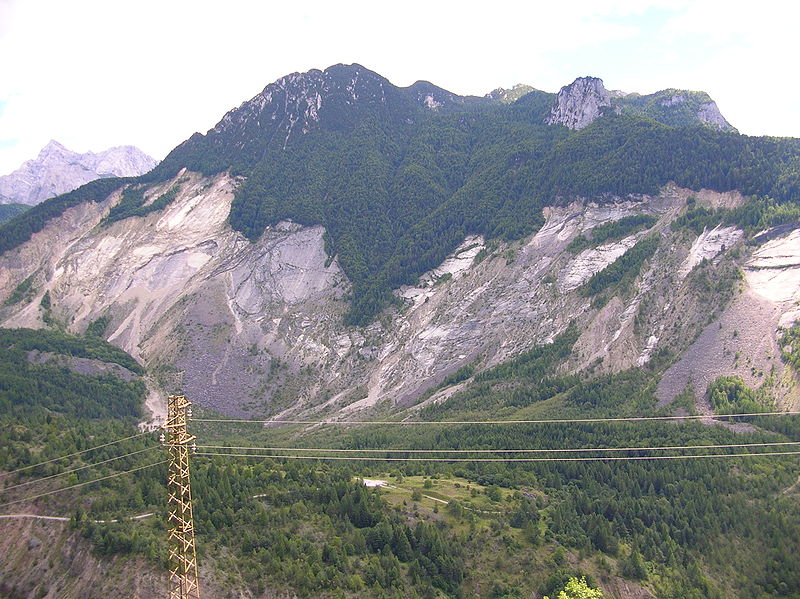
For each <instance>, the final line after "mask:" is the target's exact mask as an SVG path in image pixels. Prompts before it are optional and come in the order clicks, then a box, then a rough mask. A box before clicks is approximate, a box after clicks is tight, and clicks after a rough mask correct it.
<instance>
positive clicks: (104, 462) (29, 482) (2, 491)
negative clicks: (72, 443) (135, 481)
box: [0, 446, 160, 493]
mask: <svg viewBox="0 0 800 599" xmlns="http://www.w3.org/2000/svg"><path fill="white" fill-rule="evenodd" d="M154 449H160V448H159V447H158V446H155V447H148V448H146V449H140V450H139V451H133V452H130V453H126V454H124V455H119V456H117V457H114V458H108V459H107V460H103V461H101V462H95V463H93V464H86V465H85V466H80V467H79V468H73V469H72V470H65V471H64V472H59V473H58V474H51V475H50V476H43V477H41V478H36V479H34V480H29V481H26V482H24V483H20V484H18V485H13V486H11V487H5V488H3V489H0V493H5V492H6V491H10V490H12V489H18V488H19V487H27V486H28V485H33V484H35V483H40V482H42V481H45V480H50V479H51V478H56V477H58V476H64V475H66V474H72V473H73V472H79V471H80V470H86V469H87V468H93V467H95V466H101V465H102V464H107V463H109V462H114V461H116V460H121V459H123V458H127V457H130V456H133V455H137V454H140V453H144V452H145V451H153V450H154Z"/></svg>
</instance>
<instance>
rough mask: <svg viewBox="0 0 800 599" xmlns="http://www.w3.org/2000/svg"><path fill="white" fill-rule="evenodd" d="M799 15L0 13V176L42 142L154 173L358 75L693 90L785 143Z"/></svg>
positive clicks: (794, 116) (720, 10)
mask: <svg viewBox="0 0 800 599" xmlns="http://www.w3.org/2000/svg"><path fill="white" fill-rule="evenodd" d="M798 6H800V5H798V4H797V3H794V2H788V1H786V0H782V1H774V0H761V1H760V2H737V1H736V0H729V1H728V2H715V1H710V0H708V1H693V2H690V1H684V0H674V1H665V0H604V1H602V2H600V1H598V0H591V1H588V0H587V1H583V0H570V1H567V2H563V3H558V2H552V1H548V2H543V1H534V0H528V1H526V2H511V1H505V0H494V1H493V2H479V3H470V2H464V0H461V1H459V2H450V1H443V0H440V1H439V2H434V1H431V0H427V1H425V2H419V1H417V0H404V1H403V2H393V3H392V2H376V1H375V0H371V1H369V2H366V1H365V2H360V1H351V0H340V1H338V2H337V1H333V2H331V1H330V0H329V1H326V2H318V1H316V0H305V1H304V2H278V1H275V0H272V1H263V0H262V1H260V2H246V1H243V0H226V1H224V2H223V1H221V0H220V1H217V2H205V1H203V0H194V1H191V2H189V1H183V0H159V1H151V0H137V1H136V2H130V1H129V0H103V1H91V0H0V174H5V173H8V172H11V171H12V170H14V169H15V168H17V167H18V166H19V165H20V164H21V163H22V162H23V161H24V160H26V159H28V158H32V157H34V156H35V155H36V154H37V153H38V151H39V149H40V148H41V147H42V146H44V145H45V144H46V143H47V142H48V141H49V140H50V139H56V140H58V141H60V142H61V143H63V144H65V145H66V146H67V147H69V148H71V149H74V150H76V151H80V152H85V151H88V150H92V151H100V150H103V149H105V148H108V147H111V146H115V145H126V144H132V145H136V146H138V147H140V148H141V149H142V150H144V151H145V152H147V153H149V154H150V155H152V156H153V157H155V158H158V159H161V158H163V157H164V156H165V155H166V154H167V153H168V152H169V150H171V149H172V148H173V147H175V146H176V145H177V144H179V143H180V142H181V141H183V140H184V139H186V138H187V137H189V136H190V135H191V134H192V133H193V132H195V131H200V132H205V131H207V130H208V129H209V128H211V127H212V126H213V125H214V124H215V123H216V122H217V121H218V120H219V119H220V118H221V117H222V115H223V114H224V113H225V112H226V111H227V110H229V109H230V108H233V107H234V106H238V105H239V104H241V102H243V101H245V100H247V99H249V98H251V97H252V96H254V95H255V94H257V93H258V92H259V91H261V89H263V88H264V87H265V86H266V85H267V84H269V83H271V82H272V81H274V80H276V79H277V78H279V77H281V76H283V75H285V74H288V73H291V72H295V71H306V70H308V69H311V68H320V69H323V68H325V67H327V66H330V65H332V64H336V63H352V62H358V63H360V64H362V65H364V66H365V67H367V68H370V69H372V70H374V71H377V72H379V73H380V74H382V75H384V76H385V77H387V78H388V79H389V80H390V81H392V82H393V83H395V84H397V85H404V86H405V85H410V84H411V83H413V82H414V81H416V80H418V79H425V80H428V81H431V82H433V83H435V84H437V85H439V86H441V87H444V88H446V89H449V90H450V91H453V92H456V93H460V94H473V95H483V94H485V93H487V92H489V91H491V90H492V89H494V88H496V87H501V86H502V87H510V86H512V85H513V84H515V83H520V82H522V83H528V84H530V85H533V86H535V87H537V88H539V89H543V90H546V91H553V92H555V91H558V89H559V88H560V87H561V86H563V85H566V84H568V83H570V82H571V81H572V80H573V79H575V77H578V76H582V75H594V76H597V77H601V78H603V79H604V81H605V84H606V87H607V88H609V89H620V90H623V91H638V92H641V93H649V92H653V91H657V90H659V89H664V88H668V87H674V88H684V89H695V90H705V91H707V92H709V93H710V94H711V96H712V97H713V98H714V99H715V100H716V101H717V104H718V105H719V107H720V110H721V111H722V113H723V114H724V115H725V116H726V117H727V119H728V120H729V121H730V122H731V123H732V124H733V125H734V126H735V127H737V128H738V129H739V130H740V131H741V132H742V133H746V134H749V135H777V136H793V137H800V77H797V73H796V70H797V67H796V63H797V59H798V56H800V52H798V49H797V34H796V31H795V30H796V28H797V24H798V22H800V8H798Z"/></svg>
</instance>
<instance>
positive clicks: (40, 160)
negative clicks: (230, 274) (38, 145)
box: [0, 140, 158, 205]
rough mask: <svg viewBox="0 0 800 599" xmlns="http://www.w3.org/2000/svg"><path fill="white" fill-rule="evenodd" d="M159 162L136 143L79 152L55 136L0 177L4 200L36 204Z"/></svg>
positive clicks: (0, 193) (130, 174) (0, 196)
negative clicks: (28, 158) (96, 181)
mask: <svg viewBox="0 0 800 599" xmlns="http://www.w3.org/2000/svg"><path fill="white" fill-rule="evenodd" d="M157 163H158V162H157V161H156V160H153V159H152V158H150V156H147V155H146V154H144V153H143V152H142V151H141V150H139V149H138V148H135V147H133V146H119V147H116V148H111V149H108V150H104V151H103V152H99V153H97V154H95V153H93V152H87V153H85V154H78V153H77V152H73V151H72V150H68V149H67V148H65V147H64V146H63V145H61V144H60V143H58V142H57V141H54V140H51V141H50V142H49V143H48V144H47V145H46V146H45V147H44V148H42V150H41V151H40V152H39V155H38V156H37V157H36V158H35V159H33V160H28V161H27V162H25V163H24V164H23V165H22V166H21V167H20V168H18V169H17V170H15V171H14V172H13V173H11V174H9V175H5V176H2V177H0V204H10V203H18V204H28V205H35V204H38V203H40V202H43V201H44V200H47V199H49V198H52V197H55V196H57V195H61V194H63V193H67V192H69V191H72V190H73V189H76V188H78V187H80V186H81V185H84V184H85V183H88V182H89V181H94V180H95V179H101V178H108V177H135V176H137V175H141V174H144V173H146V172H147V171H149V170H151V169H152V168H153V167H154V166H155V165H156V164H157Z"/></svg>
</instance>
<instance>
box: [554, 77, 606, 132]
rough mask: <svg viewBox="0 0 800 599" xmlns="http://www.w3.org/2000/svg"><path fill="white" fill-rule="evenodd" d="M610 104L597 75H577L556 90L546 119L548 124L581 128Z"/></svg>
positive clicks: (589, 123) (590, 122)
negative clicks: (554, 102) (554, 99)
mask: <svg viewBox="0 0 800 599" xmlns="http://www.w3.org/2000/svg"><path fill="white" fill-rule="evenodd" d="M609 106H611V94H609V93H608V91H607V90H606V88H605V87H604V86H603V80H602V79H598V78H597V77H578V78H577V79H576V80H575V81H573V82H572V83H570V84H569V85H567V86H565V87H562V88H561V91H559V92H558V98H557V99H556V104H555V106H553V109H552V111H551V112H550V117H549V118H548V119H547V123H548V124H549V125H557V124H560V125H564V126H565V127H567V128H568V129H583V128H584V127H587V126H589V125H591V124H592V123H593V122H594V120H595V119H597V117H599V116H600V115H602V114H603V108H605V107H609Z"/></svg>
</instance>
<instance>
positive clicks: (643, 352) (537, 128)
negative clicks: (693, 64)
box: [0, 65, 800, 599]
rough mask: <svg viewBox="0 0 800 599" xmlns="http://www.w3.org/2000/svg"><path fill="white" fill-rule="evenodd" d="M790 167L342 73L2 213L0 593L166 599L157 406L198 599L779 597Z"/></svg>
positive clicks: (799, 292) (765, 156) (670, 103)
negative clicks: (190, 444)
mask: <svg viewBox="0 0 800 599" xmlns="http://www.w3.org/2000/svg"><path fill="white" fill-rule="evenodd" d="M500 91H501V92H502V90H500ZM798 156H800V145H798V141H797V140H795V139H791V138H785V139H778V138H756V137H748V136H743V135H740V134H739V133H738V132H737V131H736V130H735V129H734V128H733V127H732V126H731V125H730V124H729V123H728V122H727V121H726V120H725V119H724V117H722V115H721V114H720V113H719V110H718V109H717V108H716V104H714V103H713V100H711V98H710V97H708V96H707V94H704V93H702V92H681V91H680V90H665V91H664V92H658V93H656V94H651V95H647V96H639V95H635V94H633V95H625V96H621V95H619V94H617V93H616V92H609V91H607V90H606V89H605V88H604V86H603V83H602V81H601V80H599V79H597V78H579V79H578V80H576V81H575V82H573V83H572V84H570V85H567V86H565V87H564V88H562V90H561V91H560V92H559V93H558V94H548V93H545V92H540V91H537V90H535V89H533V88H530V89H528V88H525V89H524V90H523V88H519V90H517V91H516V92H515V93H514V94H513V97H512V95H509V94H506V93H505V92H504V93H500V92H498V93H497V94H495V95H492V94H490V95H488V96H486V97H483V98H477V97H467V96H458V95H456V94H452V93H450V92H447V91H446V90H443V89H441V88H438V87H436V86H435V85H432V84H430V83H427V82H417V83H415V84H413V85H411V86H409V87H397V86H395V85H393V84H391V83H390V82H389V81H388V80H386V79H385V78H383V77H382V76H380V75H378V74H377V73H374V72H372V71H369V70H368V69H365V68H364V67H362V66H360V65H335V66H333V67H330V68H329V69H326V70H324V71H318V70H312V71H309V72H307V73H296V74H293V75H289V76H287V77H284V78H281V79H279V80H278V81H276V82H275V83H272V84H270V85H268V86H267V87H266V88H265V89H264V91H262V92H261V93H259V94H258V95H256V96H255V97H254V98H253V99H251V100H250V101H248V102H245V103H244V104H242V105H241V106H240V107H239V108H237V109H234V110H232V111H230V112H229V113H227V114H226V115H225V116H224V117H223V119H222V120H221V121H220V122H219V123H218V124H217V125H216V126H215V127H214V128H212V129H211V130H209V131H208V132H207V133H206V134H205V135H201V134H195V135H194V136H192V137H191V138H189V139H188V140H186V141H185V142H184V143H182V144H180V145H179V146H178V147H176V148H175V150H173V152H171V153H170V154H169V155H168V156H167V157H166V158H165V160H164V161H162V162H161V163H160V164H159V165H158V166H156V167H155V168H154V169H153V170H152V171H150V172H149V173H146V174H144V175H141V176H137V177H126V178H123V179H103V180H100V181H95V182H93V183H90V184H88V185H86V186H84V187H82V188H79V189H78V190H76V191H74V192H70V193H67V194H65V195H61V196H59V197H56V198H54V199H52V200H48V201H46V202H43V203H42V204H39V205H37V206H34V207H32V208H31V209H30V210H27V211H25V212H24V213H22V214H19V215H17V216H15V217H13V218H12V219H11V220H9V221H8V222H7V223H6V224H2V225H0V233H1V234H2V236H0V240H1V241H0V302H2V303H0V326H2V329H0V332H2V335H0V355H2V369H1V370H0V423H2V425H3V426H2V429H1V430H2V432H0V471H2V472H0V504H2V505H0V512H1V513H2V515H14V514H17V515H19V514H27V515H31V516H40V518H16V519H15V518H0V530H2V531H3V533H4V534H3V538H4V539H5V540H4V545H3V548H2V550H3V551H2V552H3V553H4V555H7V556H8V557H6V558H3V559H0V579H2V580H3V582H2V586H0V596H5V595H7V596H9V597H15V598H16V597H26V598H27V597H48V598H50V597H67V598H72V597H76V598H77V597H92V596H98V597H99V596H109V595H115V596H116V595H118V594H119V593H122V592H123V591H121V590H120V589H126V590H130V593H132V594H131V596H135V597H142V598H143V599H144V598H145V597H151V596H156V595H157V594H158V593H159V592H160V591H159V590H157V589H160V588H161V587H163V585H165V584H166V577H167V572H166V569H165V564H166V562H167V548H166V539H165V538H164V535H163V531H164V529H165V528H166V526H167V523H168V516H167V512H166V508H165V502H166V493H165V490H164V480H165V478H166V465H165V464H164V457H165V451H164V446H163V444H162V443H163V442H161V441H159V439H158V436H159V430H158V427H159V426H160V424H161V423H162V422H163V421H164V417H165V409H166V406H165V397H166V396H167V395H170V394H185V395H187V397H188V398H189V399H190V400H191V402H192V403H193V404H194V406H193V409H194V413H193V415H192V416H191V417H190V418H189V428H190V432H191V434H193V435H196V437H197V438H196V441H195V442H194V443H195V444H196V448H194V449H193V453H192V457H191V460H192V487H193V489H192V492H193V496H194V503H195V508H194V509H195V512H194V515H195V522H196V524H195V529H196V534H197V544H198V555H199V563H200V580H201V588H202V589H203V596H204V597H220V598H222V597H232V596H236V597H247V598H253V599H255V598H265V599H266V598H268V597H269V598H278V597H280V598H284V597H285V598H287V599H288V598H290V597H291V598H295V597H309V598H312V597H313V598H320V599H322V598H325V599H343V598H348V597H361V596H370V597H376V598H386V599H394V598H399V597H417V598H422V597H424V598H426V599H427V598H430V599H435V598H440V599H444V598H445V597H447V598H452V599H460V598H462V597H463V598H465V597H480V598H486V599H488V598H497V599H499V598H506V599H517V598H522V597H541V596H543V595H549V596H551V597H554V596H558V593H559V591H560V590H562V589H563V588H564V587H565V585H566V584H567V583H568V581H569V580H570V579H572V578H575V579H580V577H582V576H583V577H586V582H587V584H589V586H591V587H596V588H600V589H602V591H603V593H604V596H606V597H615V598H618V599H623V598H624V599H639V598H642V599H644V598H651V597H652V598H658V599H672V598H678V597H681V598H682V597H686V598H689V599H694V598H695V597H712V598H717V597H719V598H722V597H758V598H766V597H776V598H777V597H787V598H789V597H794V596H796V595H797V593H798V592H800V579H798V577H797V571H796V568H794V567H793V565H792V563H791V556H792V555H793V553H794V552H795V550H797V549H798V547H797V542H798V541H797V539H798V538H800V536H798V534H797V533H798V522H800V520H798V518H797V516H798V507H797V501H796V499H797V497H796V495H797V484H796V482H797V480H798V475H799V474H800V470H798V464H797V459H796V458H797V450H796V444H797V443H798V442H800V438H798V434H800V429H799V428H798V422H799V421H798V416H797V411H798V410H800V387H798V371H797V364H798V360H800V359H799V358H797V355H798V351H800V350H798V349H797V348H796V347H795V345H796V343H797V339H798V338H799V337H798V336H799V335H800V333H798V331H797V328H796V326H795V322H796V320H797V318H798V315H799V314H800V313H798V309H797V302H798V300H799V299H800V269H798V266H799V265H800V254H798V250H800V245H798V239H800V237H798V235H800V234H799V233H798V230H800V229H798V222H800V199H798V197H797V195H796V190H797V189H798V187H797V171H796V168H795V167H796V164H797V160H798ZM89 452H92V453H89ZM131 473H135V476H131V475H130V474H131ZM62 477H63V478H62ZM378 481H382V482H378ZM365 483H367V484H365ZM29 484H30V485H31V487H28V485H29ZM34 485H35V486H34ZM23 489H24V490H23ZM3 510H9V511H8V512H5V511H3ZM142 514H152V517H149V516H148V517H147V518H140V519H138V520H130V519H128V518H129V517H130V516H135V515H142ZM44 517H56V518H62V519H64V520H58V519H57V520H48V519H45V518H44ZM31 564H33V565H31ZM4 594H5V595H4Z"/></svg>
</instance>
